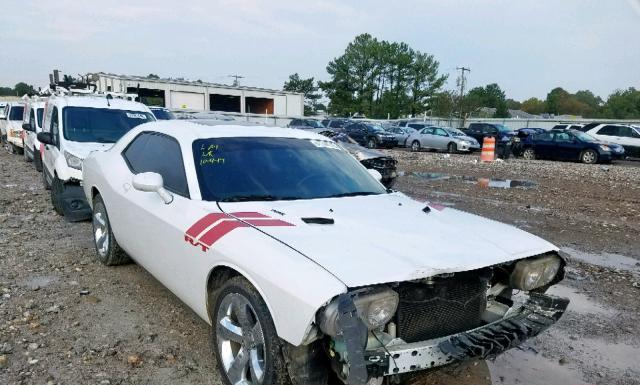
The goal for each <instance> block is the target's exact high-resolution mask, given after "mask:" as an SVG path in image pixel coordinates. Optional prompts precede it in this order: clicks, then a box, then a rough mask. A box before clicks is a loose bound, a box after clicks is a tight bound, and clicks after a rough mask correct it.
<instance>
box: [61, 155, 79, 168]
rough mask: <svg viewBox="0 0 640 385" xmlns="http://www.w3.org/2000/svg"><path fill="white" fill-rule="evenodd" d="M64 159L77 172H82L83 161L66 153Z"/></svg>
mask: <svg viewBox="0 0 640 385" xmlns="http://www.w3.org/2000/svg"><path fill="white" fill-rule="evenodd" d="M64 158H65V159H66V160H67V166H69V167H71V168H75V169H76V170H82V159H80V158H78V157H77V156H75V155H73V154H70V153H68V152H66V151H65V152H64Z"/></svg>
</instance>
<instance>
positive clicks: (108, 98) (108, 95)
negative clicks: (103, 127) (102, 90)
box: [107, 94, 113, 107]
mask: <svg viewBox="0 0 640 385" xmlns="http://www.w3.org/2000/svg"><path fill="white" fill-rule="evenodd" d="M110 99H113V95H111V94H107V107H111V103H109V100H110Z"/></svg>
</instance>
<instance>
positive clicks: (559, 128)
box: [553, 124, 567, 130]
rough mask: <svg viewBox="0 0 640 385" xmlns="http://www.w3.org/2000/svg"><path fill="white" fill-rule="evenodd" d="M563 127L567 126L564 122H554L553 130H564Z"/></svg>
mask: <svg viewBox="0 0 640 385" xmlns="http://www.w3.org/2000/svg"><path fill="white" fill-rule="evenodd" d="M565 128H567V125H566V124H556V125H555V126H554V127H553V129H554V130H564V129H565Z"/></svg>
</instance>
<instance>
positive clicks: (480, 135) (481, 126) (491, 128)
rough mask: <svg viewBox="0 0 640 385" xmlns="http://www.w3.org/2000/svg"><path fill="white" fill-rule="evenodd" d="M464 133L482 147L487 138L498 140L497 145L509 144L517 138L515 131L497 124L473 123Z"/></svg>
mask: <svg viewBox="0 0 640 385" xmlns="http://www.w3.org/2000/svg"><path fill="white" fill-rule="evenodd" d="M463 131H464V133H465V134H467V135H469V136H470V137H472V138H474V139H475V140H477V141H478V143H480V145H482V142H483V141H484V138H485V137H493V138H496V145H500V144H501V143H502V144H504V143H509V142H511V141H512V140H514V139H516V138H517V136H516V133H515V131H513V130H512V129H510V128H509V127H507V126H505V125H503V124H497V123H471V124H469V127H468V128H467V129H466V130H463Z"/></svg>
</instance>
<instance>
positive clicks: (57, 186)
mask: <svg viewBox="0 0 640 385" xmlns="http://www.w3.org/2000/svg"><path fill="white" fill-rule="evenodd" d="M63 192H64V183H63V182H62V181H61V180H60V179H58V176H57V175H54V177H53V182H52V183H51V205H53V209H54V210H55V211H56V213H58V214H59V215H64V211H63V210H62V193H63Z"/></svg>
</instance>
